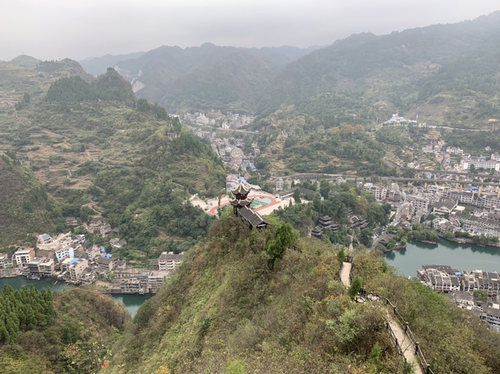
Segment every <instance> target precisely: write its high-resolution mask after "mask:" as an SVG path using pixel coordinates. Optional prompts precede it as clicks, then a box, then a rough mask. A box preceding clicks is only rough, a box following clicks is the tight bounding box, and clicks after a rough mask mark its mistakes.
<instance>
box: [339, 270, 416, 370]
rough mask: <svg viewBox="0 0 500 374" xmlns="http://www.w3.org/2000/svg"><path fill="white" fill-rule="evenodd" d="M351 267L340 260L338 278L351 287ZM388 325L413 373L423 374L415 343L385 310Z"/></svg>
mask: <svg viewBox="0 0 500 374" xmlns="http://www.w3.org/2000/svg"><path fill="white" fill-rule="evenodd" d="M351 269H352V264H351V263H350V262H342V268H341V269H340V280H341V281H342V284H343V285H344V286H346V287H351ZM385 319H386V321H387V324H388V327H389V329H390V331H391V332H392V334H391V335H392V337H393V338H394V339H395V340H396V345H397V346H399V348H400V349H401V354H402V355H403V357H404V358H405V360H406V362H409V363H410V364H412V365H413V370H414V373H415V374H424V372H423V370H422V368H421V366H420V362H419V360H418V357H417V355H416V354H415V351H416V350H415V344H414V343H413V341H412V340H411V339H410V337H409V336H408V335H407V334H406V332H405V330H404V328H402V327H401V325H400V324H399V322H398V321H397V320H396V317H395V316H394V315H392V313H391V312H390V311H389V310H387V312H386V317H385Z"/></svg>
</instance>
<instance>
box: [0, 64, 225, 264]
mask: <svg viewBox="0 0 500 374" xmlns="http://www.w3.org/2000/svg"><path fill="white" fill-rule="evenodd" d="M65 64H66V63H65ZM66 65H68V66H70V69H71V71H72V69H73V65H74V64H73V63H71V64H66ZM11 66H12V65H8V64H5V65H3V66H2V65H0V76H1V74H2V69H1V68H2V67H4V68H5V69H6V70H7V72H10V71H11V70H12V69H13V68H11ZM16 69H17V70H15V71H17V72H18V75H17V76H18V79H17V80H12V81H11V83H10V84H11V87H10V88H11V91H10V92H11V93H12V97H13V98H16V99H15V100H16V101H15V103H16V104H15V107H13V105H12V106H8V105H6V109H5V111H4V113H3V114H0V134H1V135H2V136H1V138H0V139H1V140H0V150H3V151H6V152H11V154H13V155H22V157H23V158H24V159H25V160H23V161H22V162H23V163H26V164H27V165H29V167H30V168H31V169H32V170H33V171H34V174H35V176H36V177H37V178H38V180H39V181H40V182H41V183H42V184H44V185H45V186H46V189H47V192H48V193H49V195H50V196H51V197H53V198H54V199H56V201H57V202H58V203H59V204H60V205H61V209H62V214H63V215H64V216H65V217H76V218H77V219H78V220H79V221H80V222H85V221H88V220H90V218H91V217H92V216H94V215H101V216H103V217H104V218H105V219H106V221H108V222H109V223H111V224H112V225H113V226H114V227H118V228H119V229H120V231H121V235H122V236H123V237H125V238H126V239H127V240H128V242H129V245H128V246H127V248H126V249H123V250H122V253H117V255H118V256H121V257H124V258H127V259H129V260H132V261H137V262H139V263H144V262H145V261H146V259H147V257H148V256H157V253H158V252H159V251H161V250H162V249H163V250H166V249H171V250H174V249H175V250H181V249H186V248H188V247H189V246H190V245H192V243H193V242H194V241H195V240H197V239H199V238H200V237H201V236H203V235H204V234H205V233H206V231H207V229H208V225H209V223H210V219H209V217H207V216H206V215H205V214H204V213H203V212H202V211H201V210H200V209H197V208H196V209H195V208H193V207H192V206H191V205H190V204H189V203H186V200H187V198H188V197H189V194H188V193H195V192H198V193H200V194H201V195H204V196H207V195H215V194H218V193H220V191H222V188H223V186H224V176H225V173H224V169H223V167H222V163H221V162H220V161H219V160H218V159H217V157H216V156H215V154H214V153H213V152H212V150H211V148H210V146H209V145H208V144H206V143H204V142H203V141H201V139H199V138H198V137H196V136H195V135H193V134H192V133H190V132H189V131H188V130H187V129H186V128H184V127H183V126H182V125H181V124H180V122H179V121H178V120H177V119H175V118H170V117H169V116H168V114H167V113H166V111H165V110H164V109H163V108H161V107H159V106H157V105H151V104H149V103H148V102H147V101H145V100H139V101H137V102H136V101H135V97H134V95H133V93H132V90H131V86H130V84H129V83H128V82H127V81H125V80H124V79H123V78H122V77H121V76H119V75H118V74H117V73H116V72H115V71H114V70H113V69H109V70H108V71H107V72H106V74H104V75H102V76H99V77H98V78H97V79H95V78H92V77H88V76H84V77H83V78H82V77H81V76H69V77H68V75H70V74H68V71H63V72H60V73H58V70H57V69H56V70H55V72H53V73H47V75H45V73H43V74H44V75H43V76H42V77H40V76H37V75H35V76H33V75H31V71H30V70H28V69H25V70H21V71H19V69H20V68H16ZM7 72H6V76H8V75H10V73H7ZM28 85H29V86H30V87H32V88H31V90H30V91H29V92H30V93H31V94H29V93H28V100H25V97H26V95H24V93H26V92H23V91H24V88H25V87H26V86H28ZM42 228H43V226H42V227H40V229H39V230H38V231H42ZM24 235H25V234H24ZM160 238H161V239H160ZM186 240H187V241H186Z"/></svg>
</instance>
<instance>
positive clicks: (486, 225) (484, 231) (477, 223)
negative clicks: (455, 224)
mask: <svg viewBox="0 0 500 374" xmlns="http://www.w3.org/2000/svg"><path fill="white" fill-rule="evenodd" d="M456 219H457V220H458V221H459V222H460V223H461V224H462V229H463V230H464V231H467V232H468V233H470V234H472V235H485V236H494V237H497V238H500V221H499V220H496V219H488V218H477V217H474V216H469V215H457V217H456Z"/></svg>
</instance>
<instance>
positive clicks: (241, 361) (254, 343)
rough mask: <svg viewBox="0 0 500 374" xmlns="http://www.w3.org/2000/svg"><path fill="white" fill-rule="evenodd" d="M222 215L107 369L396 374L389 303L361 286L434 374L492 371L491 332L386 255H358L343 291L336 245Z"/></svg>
mask: <svg viewBox="0 0 500 374" xmlns="http://www.w3.org/2000/svg"><path fill="white" fill-rule="evenodd" d="M223 217H224V218H223V219H222V220H221V221H219V222H217V223H215V224H214V225H213V226H212V229H211V232H210V236H209V238H208V240H207V241H206V243H205V244H204V245H203V246H200V247H199V248H196V249H193V250H192V251H190V252H188V255H187V256H188V257H187V258H186V260H185V263H184V266H183V267H182V268H181V269H180V270H179V271H178V273H177V274H176V276H175V277H174V278H173V279H172V280H171V281H170V282H169V283H168V284H167V285H166V286H165V287H164V288H163V289H162V290H161V292H160V293H159V294H157V295H156V296H155V297H154V298H152V299H150V300H148V301H147V302H146V303H145V304H144V305H143V307H141V309H140V310H139V312H138V313H137V315H136V317H135V319H134V322H133V325H132V326H130V327H129V328H128V329H127V330H126V331H125V334H124V336H123V338H122V339H121V340H120V341H119V342H118V343H117V344H116V345H115V346H114V351H113V358H112V360H111V361H110V365H109V366H108V368H107V369H106V370H105V371H104V372H112V373H123V372H130V373H151V372H155V371H158V372H168V371H169V372H171V373H173V374H175V373H185V372H190V373H201V372H224V373H250V372H252V373H270V372H272V373H304V372H321V373H353V372H360V373H372V372H376V373H400V372H404V367H403V361H402V359H401V358H400V357H399V356H398V355H397V354H396V353H395V351H394V349H393V344H392V342H391V340H390V337H389V335H388V333H387V330H386V328H385V321H384V318H385V317H384V316H385V315H386V309H385V308H386V306H385V303H383V302H371V303H370V302H369V303H365V304H358V303H355V302H354V301H352V297H353V296H354V295H355V293H356V290H357V289H359V288H360V287H365V288H366V289H368V290H371V291H376V292H377V293H379V294H380V295H382V296H386V295H387V296H389V297H390V298H391V300H392V301H393V302H395V303H396V305H398V308H399V310H400V311H401V313H403V314H404V316H405V318H407V319H408V321H410V324H411V327H412V329H413V330H414V331H415V334H416V336H417V339H419V341H420V342H421V347H422V349H423V350H424V352H425V354H426V356H428V357H430V359H431V360H432V361H431V364H432V368H433V370H434V372H435V373H437V374H445V373H446V374H452V373H465V372H467V373H472V372H474V373H476V372H477V373H495V372H497V371H498V364H499V362H498V357H496V355H495V352H497V351H498V344H499V343H500V338H499V334H498V333H496V332H494V331H492V330H488V329H487V328H486V327H485V326H484V325H482V324H481V322H480V321H479V319H478V318H477V317H474V316H473V315H471V314H469V313H468V312H462V311H459V310H458V309H457V308H456V307H455V306H453V305H452V304H451V303H450V302H448V301H446V299H445V298H444V297H442V296H440V295H437V294H435V293H434V292H432V290H430V289H428V288H426V287H424V286H421V285H420V284H418V283H416V282H412V281H409V280H407V279H405V278H402V277H396V276H395V275H393V273H392V271H391V269H390V268H388V266H387V265H386V263H385V262H384V261H383V259H382V258H379V257H377V256H375V255H373V254H370V253H367V252H361V251H359V252H354V279H355V280H356V281H355V282H353V286H352V287H351V288H350V289H346V288H345V287H344V286H343V285H342V284H341V283H340V282H339V276H338V273H339V258H341V257H342V256H341V254H342V253H343V252H341V253H337V252H336V251H334V250H333V248H332V246H331V245H329V244H326V243H325V242H322V241H319V240H316V239H305V238H300V237H297V236H296V235H294V234H293V232H290V228H289V226H287V225H286V224H283V223H281V222H279V221H277V220H274V221H273V223H274V225H273V226H272V227H271V228H270V229H268V230H263V231H259V230H249V228H248V226H247V225H245V224H244V223H243V222H242V221H241V220H239V219H236V218H233V217H230V216H226V215H224V214H223ZM278 243H281V245H280V244H278ZM278 249H279V250H278ZM273 259H274V260H273ZM270 261H271V262H270ZM270 263H272V264H273V266H270ZM483 338H484V341H483V340H482V339H483ZM455 341H456V342H458V343H459V344H457V345H456V344H451V343H449V342H455ZM476 368H477V369H476ZM167 370H168V371H167Z"/></svg>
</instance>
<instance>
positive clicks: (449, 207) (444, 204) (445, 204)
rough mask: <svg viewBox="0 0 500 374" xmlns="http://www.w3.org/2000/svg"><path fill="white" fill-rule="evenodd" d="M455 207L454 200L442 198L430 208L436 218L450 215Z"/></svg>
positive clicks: (455, 202)
mask: <svg viewBox="0 0 500 374" xmlns="http://www.w3.org/2000/svg"><path fill="white" fill-rule="evenodd" d="M457 205H458V203H457V201H456V200H451V199H446V198H444V199H441V200H440V201H439V202H437V203H436V204H434V205H433V206H432V213H434V214H436V215H438V216H442V215H447V214H450V213H451V212H452V211H453V209H455V208H456V207H457Z"/></svg>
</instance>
